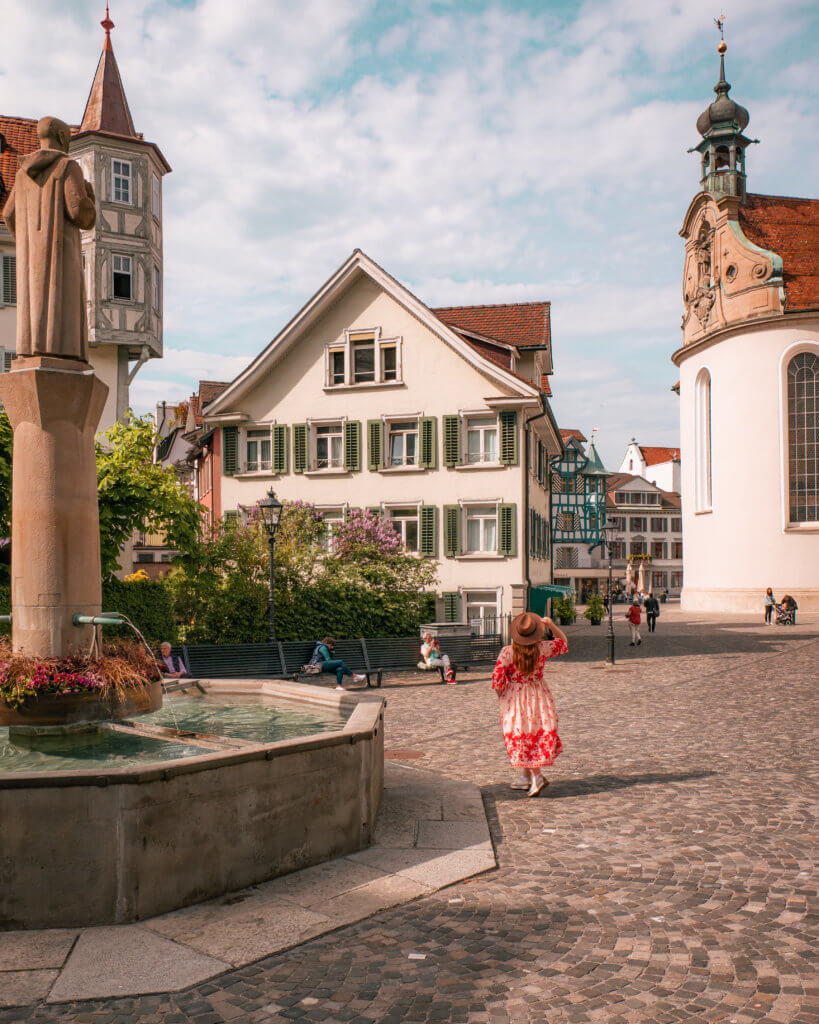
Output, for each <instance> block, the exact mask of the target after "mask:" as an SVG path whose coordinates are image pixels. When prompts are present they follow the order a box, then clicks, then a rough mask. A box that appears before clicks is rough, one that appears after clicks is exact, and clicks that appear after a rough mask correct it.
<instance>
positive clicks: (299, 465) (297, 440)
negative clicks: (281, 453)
mask: <svg viewBox="0 0 819 1024" xmlns="http://www.w3.org/2000/svg"><path fill="white" fill-rule="evenodd" d="M307 462H308V444H307V424H306V423H295V424H294V425H293V472H294V473H306V472H307Z"/></svg>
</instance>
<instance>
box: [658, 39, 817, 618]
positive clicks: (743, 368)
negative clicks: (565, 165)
mask: <svg viewBox="0 0 819 1024" xmlns="http://www.w3.org/2000/svg"><path fill="white" fill-rule="evenodd" d="M720 27H721V26H720ZM725 50H726V47H725V42H724V40H720V45H719V55H720V74H719V81H718V82H717V84H716V86H715V88H714V91H715V92H716V94H717V98H716V99H715V100H714V101H713V102H712V103H711V104H710V105H709V106H708V107H707V108H706V109H705V110H704V111H703V113H702V114H700V116H699V118H698V119H697V130H698V132H699V134H700V135H701V137H702V140H701V142H700V143H699V144H698V145H697V146H695V147H694V150H689V152H693V151H696V152H698V153H699V154H700V157H701V161H702V162H701V171H700V191H699V192H698V193H697V195H695V196H694V198H693V199H692V201H691V204H690V205H689V207H688V211H687V212H686V214H685V219H684V221H683V226H682V230H681V231H680V235H681V236H682V238H683V240H684V242H685V257H684V265H683V281H682V299H683V306H684V311H683V318H682V324H681V327H682V339H681V346H680V348H678V349H677V351H676V352H675V353H674V354H673V356H672V360H673V361H674V363H675V364H676V365H677V366H678V367H679V370H680V391H679V394H680V442H681V444H680V448H681V478H682V512H683V559H684V560H683V566H684V573H685V575H684V587H683V591H682V606H683V608H685V609H686V610H691V611H719V612H747V613H753V614H755V615H756V614H758V615H759V616H760V619H761V608H762V595H763V594H764V593H765V590H766V588H767V587H772V588H773V591H774V595H775V596H776V598H777V600H781V598H782V597H783V596H784V595H785V594H786V593H788V594H790V595H792V596H793V597H794V598H795V599H796V601H797V604H798V605H799V607H800V609H802V610H803V611H805V610H808V609H812V610H819V578H817V571H816V570H817V566H819V443H818V442H819V200H817V199H803V198H796V197H791V196H781V195H760V194H758V193H754V192H750V191H748V187H747V170H746V165H745V151H746V149H747V147H748V146H749V145H750V144H751V143H752V142H756V141H757V140H756V139H750V138H748V137H747V136H746V135H745V134H744V133H745V129H746V128H747V126H748V122H749V119H750V116H749V114H748V111H747V110H746V109H745V108H744V107H742V106H740V105H739V104H738V103H737V102H736V101H735V100H733V99H732V98H731V96H730V88H731V87H730V85H729V84H728V82H727V81H726V79H725Z"/></svg>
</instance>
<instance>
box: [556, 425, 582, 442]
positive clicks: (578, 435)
mask: <svg viewBox="0 0 819 1024" xmlns="http://www.w3.org/2000/svg"><path fill="white" fill-rule="evenodd" d="M560 436H561V437H562V438H563V440H564V441H568V440H570V439H571V438H574V439H575V441H583V442H584V443H585V441H586V440H587V438H586V437H585V436H584V434H583V432H582V431H580V430H564V429H563V428H562V427H561V429H560Z"/></svg>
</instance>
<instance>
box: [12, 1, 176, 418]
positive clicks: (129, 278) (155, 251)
mask: <svg viewBox="0 0 819 1024" xmlns="http://www.w3.org/2000/svg"><path fill="white" fill-rule="evenodd" d="M102 26H103V28H104V29H105V41H104V44H103V49H102V54H101V55H100V59H99V63H98V65H97V70H96V73H95V75H94V79H93V82H92V85H91V91H90V93H89V96H88V102H87V103H86V106H85V112H84V114H83V117H82V121H81V123H80V126H79V128H76V129H72V137H71V145H70V150H69V152H70V154H71V156H72V157H73V158H74V159H75V160H77V162H78V163H79V164H80V166H81V167H82V168H83V173H84V174H85V177H86V178H87V179H88V180H89V181H90V182H91V183H92V184H93V186H94V191H95V193H96V197H97V223H96V225H95V226H94V227H93V228H92V229H91V230H90V231H83V232H82V252H83V266H84V268H85V288H86V299H87V308H88V345H89V359H90V362H91V365H92V366H93V367H94V372H95V373H96V374H97V376H98V377H99V378H100V379H101V380H102V381H103V382H104V383H105V384H107V385H108V398H107V401H106V404H105V408H104V410H103V413H102V418H101V420H100V428H99V429H100V430H105V429H106V427H109V426H110V425H111V424H112V423H114V421H115V420H117V419H119V418H121V417H122V416H123V414H124V413H125V411H126V410H127V408H128V406H129V401H130V400H129V386H130V383H131V381H132V380H133V377H134V375H135V373H136V372H137V370H138V369H139V367H140V366H142V365H143V364H144V363H145V361H146V360H148V359H156V358H159V357H161V356H162V296H163V287H162V280H163V271H162V178H163V177H164V175H165V174H167V173H168V172H169V171H170V166H169V165H168V163H167V161H166V160H165V157H164V156H163V155H162V153H161V152H160V150H159V148H158V147H157V146H155V145H154V144H153V143H151V142H146V140H145V139H144V137H143V136H142V134H141V133H139V132H137V131H136V130H135V128H134V122H133V120H132V118H131V111H130V109H129V107H128V101H127V99H126V98H125V90H124V89H123V85H122V79H121V78H120V74H119V68H118V67H117V62H116V58H115V57H114V50H113V47H112V45H111V29H112V28H113V27H114V25H113V22H112V21H111V20H110V19H109V18H108V17H107V16H106V18H105V20H104V21H103V22H102ZM58 99H59V98H58ZM44 113H48V114H52V113H56V114H57V115H58V116H62V117H63V120H66V121H68V122H69V123H70V122H73V120H74V119H73V118H71V117H68V116H66V115H65V114H64V113H63V112H61V111H60V110H59V103H55V105H54V107H53V108H52V109H51V110H49V111H44ZM36 128H37V118H26V117H6V116H2V115H0V209H2V207H3V206H4V205H5V201H6V199H7V198H8V194H9V192H10V191H11V188H12V186H13V184H14V176H15V174H16V173H17V169H18V167H19V165H20V160H21V159H22V158H23V157H24V156H26V155H27V154H28V153H31V152H34V151H35V150H36V149H37V148H38V146H39V141H38V139H37V133H36ZM16 331H17V297H16V259H15V251H14V240H13V239H12V237H11V235H10V234H9V232H8V231H7V230H6V227H5V225H4V224H3V222H2V220H1V219H0V372H3V371H5V370H8V369H9V367H10V365H11V360H12V358H13V357H14V355H15V352H16Z"/></svg>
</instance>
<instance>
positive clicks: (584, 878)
mask: <svg viewBox="0 0 819 1024" xmlns="http://www.w3.org/2000/svg"><path fill="white" fill-rule="evenodd" d="M624 627H625V621H622V622H620V621H618V623H617V629H618V633H623V632H624ZM619 642H620V646H621V649H622V653H623V660H622V663H621V664H620V665H619V666H618V669H617V670H615V671H609V670H605V669H600V668H598V667H597V665H598V664H599V659H600V656H601V650H602V648H603V646H604V644H603V633H602V632H601V631H600V630H599V629H594V628H593V627H590V626H588V625H587V624H585V623H580V624H578V625H577V626H575V627H573V628H572V629H571V630H570V645H571V651H572V652H571V654H570V656H569V657H568V658H564V659H560V660H559V661H556V662H553V663H552V664H553V665H554V666H555V668H554V675H553V688H554V692H555V696H556V700H557V704H558V709H559V712H560V718H561V720H560V732H561V737H562V739H563V742H564V746H565V750H566V752H565V754H564V755H563V757H562V758H561V759H560V760H559V762H558V764H557V765H556V767H555V769H554V771H553V773H552V778H553V780H554V781H553V782H552V785H551V786H550V787H549V789H548V790H547V793H548V796H545V797H541V798H538V799H536V800H528V799H527V798H526V797H525V795H521V794H519V793H516V792H513V791H511V790H510V789H509V788H508V782H509V779H510V772H509V767H508V762H507V761H506V758H505V752H504V749H503V745H502V742H501V739H500V735H499V730H498V726H497V711H496V707H495V702H494V695H493V694H492V693H491V691H490V690H489V688H488V684H487V682H486V681H485V679H486V677H485V675H484V676H477V677H476V676H474V675H473V677H472V678H471V679H470V681H468V682H467V683H466V684H465V685H463V686H458V687H443V686H440V685H434V684H430V683H429V681H428V680H427V679H426V678H425V679H423V680H422V681H418V680H417V679H412V680H408V681H407V683H406V684H405V685H396V686H393V687H390V686H385V689H384V692H385V695H386V696H387V697H388V707H387V746H388V748H389V749H391V750H393V751H398V752H399V753H398V757H397V760H399V761H401V760H404V761H406V763H407V764H412V765H414V766H417V767H421V768H424V769H427V770H432V771H437V772H441V773H445V774H447V775H450V776H452V777H454V778H457V779H463V780H467V781H470V782H474V783H475V784H477V785H478V786H480V787H481V789H482V792H483V797H484V802H485V805H486V808H487V812H488V816H489V820H490V826H491V828H492V835H493V840H494V843H495V847H496V851H497V856H498V861H499V864H500V867H499V870H497V871H495V872H491V873H489V874H486V875H482V876H480V877H478V878H476V879H473V880H471V881H468V882H462V883H459V884H457V885H455V886H452V887H450V888H448V889H444V890H441V891H439V892H436V893H433V894H431V895H427V896H422V897H421V898H420V899H418V900H416V901H414V902H412V903H409V904H406V905H404V906H401V907H398V908H394V909H391V910H387V911H384V912H382V913H380V914H377V915H375V916H374V917H371V918H369V919H367V920H365V921H362V922H359V923H358V924H355V925H351V926H350V927H347V928H344V929H341V930H340V931H336V932H334V933H333V934H330V935H327V936H324V937H322V938H319V939H315V940H312V941H310V942H308V943H305V944H304V945H301V946H299V947H297V948H295V949H292V950H289V951H287V952H283V953H279V954H276V955H274V956H271V957H269V958H267V959H265V960H262V961H259V962H257V963H255V964H252V965H250V966H246V967H242V968H240V969H238V970H235V971H231V972H229V973H227V974H224V975H222V976H220V977H217V978H214V979H212V980H211V981H210V982H208V983H206V984H204V985H200V986H198V987H196V988H192V989H188V990H186V991H183V992H177V993H173V994H170V995H165V996H162V995H159V996H144V997H140V998H134V999H119V1000H108V1001H97V1002H94V1003H83V1004H79V1003H72V1004H63V1005H49V1006H40V1007H36V1008H35V1007H29V1008H23V1009H15V1010H8V1011H5V1012H2V1011H0V1024H10V1022H12V1021H49V1022H51V1021H66V1022H68V1021H70V1022H76V1024H80V1022H82V1024H187V1022H193V1024H221V1022H233V1021H239V1022H245V1021H247V1022H266V1024H268V1022H269V1024H273V1022H276V1024H285V1022H289V1021H305V1022H313V1021H315V1022H324V1024H334V1022H351V1024H371V1022H381V1024H403V1022H408V1024H411V1022H427V1021H428V1022H438V1021H463V1022H487V1024H505V1022H521V1024H523V1022H538V1024H564V1022H602V1024H625V1022H629V1024H630V1022H639V1024H672V1022H683V1021H686V1022H700V1021H702V1022H710V1021H723V1022H726V1024H747V1022H751V1021H776V1022H781V1024H819V983H817V974H816V971H815V963H814V960H813V957H814V956H815V952H814V951H815V949H816V947H817V942H816V934H815V927H814V931H813V934H811V931H810V928H811V926H812V925H814V926H815V921H816V916H815V915H816V910H815V903H816V874H815V837H816V831H815V822H814V819H813V817H812V812H813V811H814V810H815V807H816V789H815V776H814V777H813V779H812V778H811V775H810V771H811V769H812V768H814V767H815V764H814V762H815V759H816V738H815V737H816V713H815V708H816V704H815V696H814V695H815V693H816V689H817V683H818V682H819V623H816V622H814V623H813V624H810V623H805V624H800V625H799V626H797V627H796V628H794V629H783V628H776V627H769V628H766V627H764V626H761V625H757V624H756V623H753V624H752V623H749V622H743V620H741V619H732V620H728V619H721V620H720V621H719V622H718V623H717V624H714V623H712V622H709V621H707V620H706V619H705V617H704V616H703V617H699V619H695V618H686V617H684V616H683V615H682V614H681V613H679V612H678V611H676V610H675V609H671V608H669V609H664V612H663V615H662V617H661V619H660V626H659V632H658V633H657V634H655V635H654V636H651V637H648V638H647V639H646V640H645V641H644V643H643V645H642V646H641V647H639V648H634V649H631V648H628V647H627V646H625V647H624V646H623V644H624V640H623V639H622V637H621V639H620V641H619ZM418 755H421V756H418ZM812 786H813V787H814V788H811V787H812ZM811 912H812V913H813V915H814V916H813V918H811V916H810V914H811ZM157 970H158V971H161V970H162V965H161V964H157Z"/></svg>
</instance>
